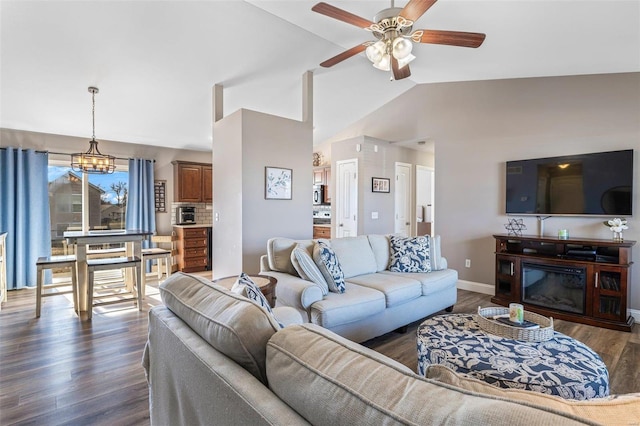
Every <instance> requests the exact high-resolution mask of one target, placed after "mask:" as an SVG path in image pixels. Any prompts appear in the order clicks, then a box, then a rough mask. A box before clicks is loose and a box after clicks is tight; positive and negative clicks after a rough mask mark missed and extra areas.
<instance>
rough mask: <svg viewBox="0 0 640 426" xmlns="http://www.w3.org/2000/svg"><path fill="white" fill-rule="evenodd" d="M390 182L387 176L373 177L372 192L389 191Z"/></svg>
mask: <svg viewBox="0 0 640 426" xmlns="http://www.w3.org/2000/svg"><path fill="white" fill-rule="evenodd" d="M390 182H391V180H390V179H387V178H376V177H374V178H371V192H389V191H390Z"/></svg>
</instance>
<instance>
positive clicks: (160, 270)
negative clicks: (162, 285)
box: [157, 257, 162, 281]
mask: <svg viewBox="0 0 640 426" xmlns="http://www.w3.org/2000/svg"><path fill="white" fill-rule="evenodd" d="M157 262H158V281H160V280H161V279H162V268H161V266H162V258H161V257H159V258H158V259H157Z"/></svg>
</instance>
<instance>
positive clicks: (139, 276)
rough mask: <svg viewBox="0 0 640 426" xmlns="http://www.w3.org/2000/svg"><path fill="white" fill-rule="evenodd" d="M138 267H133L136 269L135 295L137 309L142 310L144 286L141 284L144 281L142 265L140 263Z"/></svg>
mask: <svg viewBox="0 0 640 426" xmlns="http://www.w3.org/2000/svg"><path fill="white" fill-rule="evenodd" d="M140 266H141V267H140V268H135V270H136V287H137V290H138V291H137V292H136V293H137V296H138V310H139V311H141V310H142V299H143V297H144V293H143V292H144V288H143V285H144V283H143V282H142V266H143V265H140Z"/></svg>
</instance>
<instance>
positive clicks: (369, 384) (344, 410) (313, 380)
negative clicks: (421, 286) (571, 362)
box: [267, 324, 577, 426]
mask: <svg viewBox="0 0 640 426" xmlns="http://www.w3.org/2000/svg"><path fill="white" fill-rule="evenodd" d="M267 375H268V377H269V386H270V388H271V390H272V391H273V392H274V393H275V394H276V395H278V396H279V397H280V398H281V399H282V400H283V401H284V402H286V403H287V404H288V405H289V406H290V407H291V408H293V409H294V410H296V411H297V412H298V413H299V414H300V415H302V416H303V417H304V418H305V419H306V420H307V421H308V422H310V423H311V424H317V425H343V424H344V425H355V424H361V425H364V424H367V425H383V424H406V425H408V424H413V425H431V424H445V423H446V424H459V425H462V424H466V425H516V424H526V425H530V426H533V425H551V424H553V425H573V424H576V420H577V417H575V416H571V415H569V414H565V413H561V412H554V411H553V410H551V409H547V408H545V407H542V406H533V405H532V406H527V405H525V404H522V403H517V402H511V401H508V400H504V399H500V398H496V397H487V396H484V395H480V394H477V393H473V392H470V391H466V390H463V389H458V388H454V387H452V386H449V385H445V384H440V383H438V382H436V381H433V380H427V379H424V378H421V377H418V376H417V375H415V374H414V373H412V372H409V371H407V370H406V368H403V367H402V366H398V365H397V363H395V362H393V361H392V360H390V359H388V358H386V357H382V356H375V355H372V354H371V353H370V352H363V351H362V350H359V348H358V347H356V348H354V347H353V344H350V342H348V341H346V340H345V339H343V338H341V337H340V336H337V335H335V334H333V333H331V332H329V331H327V330H321V329H319V328H318V327H314V326H313V325H311V324H303V325H298V326H292V327H287V328H285V329H284V330H282V331H280V332H278V333H276V334H275V335H274V336H273V337H272V338H271V340H270V341H269V343H268V344H267Z"/></svg>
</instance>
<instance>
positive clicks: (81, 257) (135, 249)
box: [63, 229, 153, 312]
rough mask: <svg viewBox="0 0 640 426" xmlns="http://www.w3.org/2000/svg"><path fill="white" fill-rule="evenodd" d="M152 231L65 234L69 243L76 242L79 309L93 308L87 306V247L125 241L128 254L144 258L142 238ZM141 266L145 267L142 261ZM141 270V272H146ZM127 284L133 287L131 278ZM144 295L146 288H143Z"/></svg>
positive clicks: (77, 232) (71, 232)
mask: <svg viewBox="0 0 640 426" xmlns="http://www.w3.org/2000/svg"><path fill="white" fill-rule="evenodd" d="M152 234H153V233H152V232H148V231H139V230H135V229H123V230H115V229H111V230H106V231H89V232H84V231H68V232H65V233H64V234H63V235H64V237H65V238H66V240H67V244H75V246H76V262H77V265H78V299H79V300H78V310H79V311H80V312H82V311H85V312H86V311H88V310H89V309H91V307H90V306H87V289H88V288H89V283H88V281H87V278H88V274H87V247H88V246H89V245H93V244H117V243H125V248H126V255H127V256H136V257H138V258H140V259H142V240H144V239H146V238H148V237H149V236H150V235H152ZM140 268H144V266H143V265H142V262H140ZM143 271H144V269H143V270H141V271H140V272H141V273H144V272H143ZM127 281H128V282H127V286H128V287H131V286H132V283H131V281H130V279H128V280H127ZM142 297H144V288H143V289H142Z"/></svg>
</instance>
